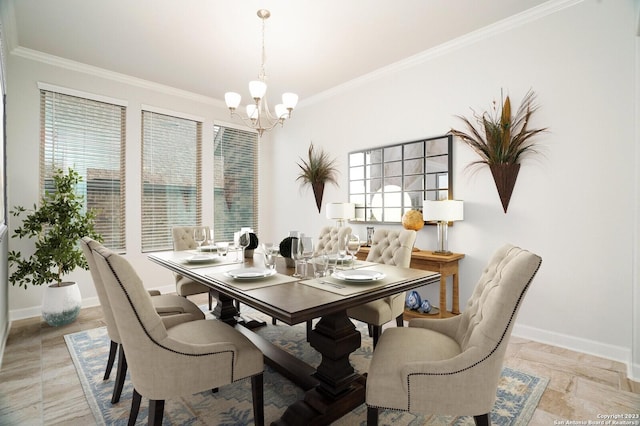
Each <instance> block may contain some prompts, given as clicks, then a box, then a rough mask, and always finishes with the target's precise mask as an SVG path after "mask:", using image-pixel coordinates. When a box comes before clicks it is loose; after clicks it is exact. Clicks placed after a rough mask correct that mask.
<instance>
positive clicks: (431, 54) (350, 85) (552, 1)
mask: <svg viewBox="0 0 640 426" xmlns="http://www.w3.org/2000/svg"><path fill="white" fill-rule="evenodd" d="M582 2H584V0H549V1H548V2H546V3H543V4H541V5H538V6H536V7H532V8H531V9H529V10H526V11H524V12H521V13H518V14H516V15H513V16H510V17H508V18H505V19H503V20H501V21H498V22H496V23H494V24H491V25H488V26H486V27H483V28H480V29H478V30H475V31H472V32H470V33H468V34H465V35H463V36H460V37H458V38H455V39H453V40H450V41H448V42H445V43H442V44H440V45H438V46H435V47H432V48H431V49H427V50H425V51H423V52H420V53H418V54H416V55H413V56H410V57H408V58H406V59H403V60H401V61H398V62H396V63H393V64H391V65H387V66H385V67H382V68H379V69H377V70H376V71H372V72H370V73H368V74H365V75H363V76H361V77H357V78H355V79H353V80H350V81H347V82H346V83H343V84H340V85H338V86H335V87H333V88H331V89H328V90H325V91H324V92H321V93H319V94H317V95H314V96H311V97H309V98H307V99H305V100H302V101H300V104H299V106H308V105H312V104H314V103H317V102H321V101H324V100H327V99H329V98H332V97H334V96H337V95H339V94H342V93H344V92H347V91H349V90H352V89H354V88H357V87H360V86H363V85H365V84H367V83H370V82H373V81H376V80H379V79H381V78H383V77H387V76H389V75H392V74H394V73H397V72H400V71H403V70H405V69H408V68H412V67H415V66H416V65H420V64H424V63H426V62H429V61H431V60H433V59H435V58H437V57H439V56H442V55H445V54H448V53H451V52H454V51H456V50H459V49H462V48H464V47H468V46H471V45H473V44H475V43H477V42H479V41H481V40H485V39H487V38H491V37H494V36H495V35H497V34H501V33H504V32H506V31H510V30H512V29H514V28H518V27H520V26H522V25H525V24H528V23H530V22H533V21H536V20H538V19H540V18H543V17H545V16H548V15H552V14H554V13H557V12H559V11H561V10H564V9H567V8H570V7H573V6H575V5H576V4H579V3H582Z"/></svg>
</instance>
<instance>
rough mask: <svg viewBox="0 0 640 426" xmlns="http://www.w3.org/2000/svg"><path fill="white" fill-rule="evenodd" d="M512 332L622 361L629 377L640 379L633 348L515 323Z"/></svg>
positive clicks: (538, 340)
mask: <svg viewBox="0 0 640 426" xmlns="http://www.w3.org/2000/svg"><path fill="white" fill-rule="evenodd" d="M512 334H513V335H514V336H517V337H521V338H523V339H528V340H533V341H536V342H540V343H545V344H548V345H553V346H558V347H560V348H564V349H569V350H572V351H576V352H581V353H584V354H587V355H593V356H597V357H600V358H605V359H609V360H611V361H617V362H621V363H623V364H624V365H626V366H627V377H628V378H629V379H631V380H633V381H634V382H639V381H640V366H637V365H633V364H632V363H631V348H625V347H622V346H615V345H609V344H607V343H602V342H597V341H594V340H588V339H583V338H581V337H575V336H570V335H568V334H562V333H556V332H553V331H549V330H542V329H540V328H535V327H529V326H526V325H519V324H515V325H514V327H513V332H512Z"/></svg>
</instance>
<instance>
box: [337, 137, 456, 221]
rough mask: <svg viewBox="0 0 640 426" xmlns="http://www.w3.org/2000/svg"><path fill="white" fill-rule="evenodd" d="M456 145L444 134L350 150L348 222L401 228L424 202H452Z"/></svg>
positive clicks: (420, 209) (451, 138)
mask: <svg viewBox="0 0 640 426" xmlns="http://www.w3.org/2000/svg"><path fill="white" fill-rule="evenodd" d="M452 146H453V135H451V134H445V135H441V136H434V137H429V138H424V139H418V140H414V141H409V142H401V143H396V144H391V145H384V146H380V147H375V148H368V149H365V150H358V151H351V152H349V154H348V164H349V166H348V171H349V202H350V203H354V204H355V206H356V217H355V219H351V220H350V222H354V223H392V224H397V223H401V222H402V216H403V215H404V213H405V212H407V211H408V210H419V211H422V201H423V200H441V199H453V173H452V168H453V155H452Z"/></svg>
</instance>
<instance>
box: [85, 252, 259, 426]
mask: <svg viewBox="0 0 640 426" xmlns="http://www.w3.org/2000/svg"><path fill="white" fill-rule="evenodd" d="M93 253H94V257H95V261H96V265H97V267H98V271H99V273H100V276H101V277H102V281H103V283H104V286H105V288H106V290H107V295H108V297H109V301H110V302H111V308H112V310H113V316H114V317H115V320H116V325H117V327H118V332H119V333H120V337H121V338H122V345H123V346H124V351H125V353H126V354H127V362H128V364H129V371H130V374H131V381H132V383H133V389H134V390H133V400H132V404H131V413H130V416H129V424H134V423H135V420H136V418H137V416H138V411H139V408H140V402H141V399H142V396H144V397H145V398H148V399H149V400H150V402H149V424H150V425H160V424H162V417H163V414H164V401H165V400H166V399H169V398H175V397H179V396H186V395H191V394H194V393H198V392H204V391H207V390H211V389H217V388H219V387H221V386H223V385H226V384H230V383H233V382H236V381H238V380H242V379H246V378H251V390H252V397H253V411H254V422H255V424H256V425H263V424H264V400H263V395H264V394H263V370H264V360H263V355H262V352H260V350H259V349H258V348H257V347H256V346H255V345H254V344H253V343H251V341H250V340H249V339H248V338H247V337H245V336H244V335H243V334H242V333H240V332H239V331H238V330H235V329H234V328H233V327H231V326H230V325H228V324H225V323H224V322H222V321H219V320H215V319H214V320H199V321H189V322H185V323H182V324H178V325H175V326H173V327H171V328H167V327H165V325H164V323H163V322H162V319H161V318H160V316H159V315H158V313H157V312H156V310H155V309H154V308H153V304H152V302H151V296H149V293H147V292H146V291H145V289H144V285H143V283H142V280H141V279H140V277H139V276H138V275H137V273H136V271H135V270H134V269H133V267H132V266H131V265H130V264H129V262H127V260H126V259H124V258H123V257H122V256H120V255H118V254H116V253H113V252H112V251H110V250H108V249H106V248H104V247H103V248H99V249H97V250H95V251H94V252H93Z"/></svg>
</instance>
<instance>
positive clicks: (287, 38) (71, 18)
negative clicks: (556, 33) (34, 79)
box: [0, 0, 546, 103]
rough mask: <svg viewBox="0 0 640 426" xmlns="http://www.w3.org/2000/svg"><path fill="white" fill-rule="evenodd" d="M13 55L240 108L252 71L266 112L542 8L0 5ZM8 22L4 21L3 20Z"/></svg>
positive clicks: (487, 1)
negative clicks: (268, 104)
mask: <svg viewBox="0 0 640 426" xmlns="http://www.w3.org/2000/svg"><path fill="white" fill-rule="evenodd" d="M0 1H8V2H9V3H8V7H5V9H4V10H5V14H6V13H7V12H6V11H7V10H8V11H9V16H8V17H6V16H5V17H4V20H5V22H6V21H7V19H10V20H12V22H11V25H6V27H7V28H9V29H10V31H12V34H10V37H8V39H9V40H10V43H9V44H10V45H9V46H8V47H9V48H10V49H12V48H15V47H21V48H26V49H30V50H33V51H37V52H43V53H46V54H49V55H54V56H57V57H61V58H64V59H67V60H71V61H76V62H80V63H83V64H88V65H92V66H95V67H99V68H103V69H106V70H109V71H113V72H117V73H121V74H125V75H128V76H132V77H137V78H140V79H144V80H148V81H152V82H155V83H160V84H163V85H167V86H170V87H174V88H178V89H182V90H185V91H189V92H193V93H196V94H199V95H204V96H207V97H211V98H214V99H223V98H224V92H226V91H230V90H232V91H236V92H239V93H240V94H241V95H243V97H244V98H245V99H246V97H247V96H248V87H247V84H248V81H249V80H253V79H255V78H256V77H257V74H258V71H259V65H260V48H261V21H260V19H259V18H258V16H257V15H256V11H257V10H258V9H261V8H266V9H269V10H270V11H271V18H269V19H268V20H267V21H266V23H267V25H266V40H265V43H266V55H267V62H266V72H267V76H268V84H269V92H268V93H269V94H270V99H272V103H275V102H274V101H275V100H279V98H280V94H281V93H282V92H287V91H291V92H295V93H297V94H299V95H300V99H301V101H303V100H304V99H307V98H309V97H312V96H314V95H317V94H319V93H321V92H323V91H326V90H328V89H331V88H333V87H336V86H338V85H340V84H342V83H345V82H347V81H350V80H353V79H356V78H358V77H360V76H363V75H365V74H368V73H370V72H373V71H375V70H377V69H380V68H382V67H384V66H387V65H390V64H393V63H396V62H398V61H401V60H403V59H405V58H408V57H410V56H413V55H416V54H418V53H420V52H423V51H425V50H428V49H430V48H432V47H434V46H437V45H439V44H442V43H445V42H447V41H450V40H452V39H455V38H457V37H460V36H462V35H464V34H467V33H470V32H473V31H474V30H477V29H479V28H482V27H484V26H487V25H490V24H492V23H495V22H498V21H500V20H503V19H505V18H508V17H509V16H512V15H515V14H518V13H521V12H523V11H525V10H527V9H529V8H532V7H535V6H537V5H540V4H542V3H544V2H545V1H546V0H517V1H514V0H401V1H398V0H368V1H365V0H315V1H314V0H277V1H276V0H242V1H239V0H135V1H131V0H108V1H105V0H47V1H43V0H18V1H16V0H0ZM11 15H13V17H12V16H11Z"/></svg>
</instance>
